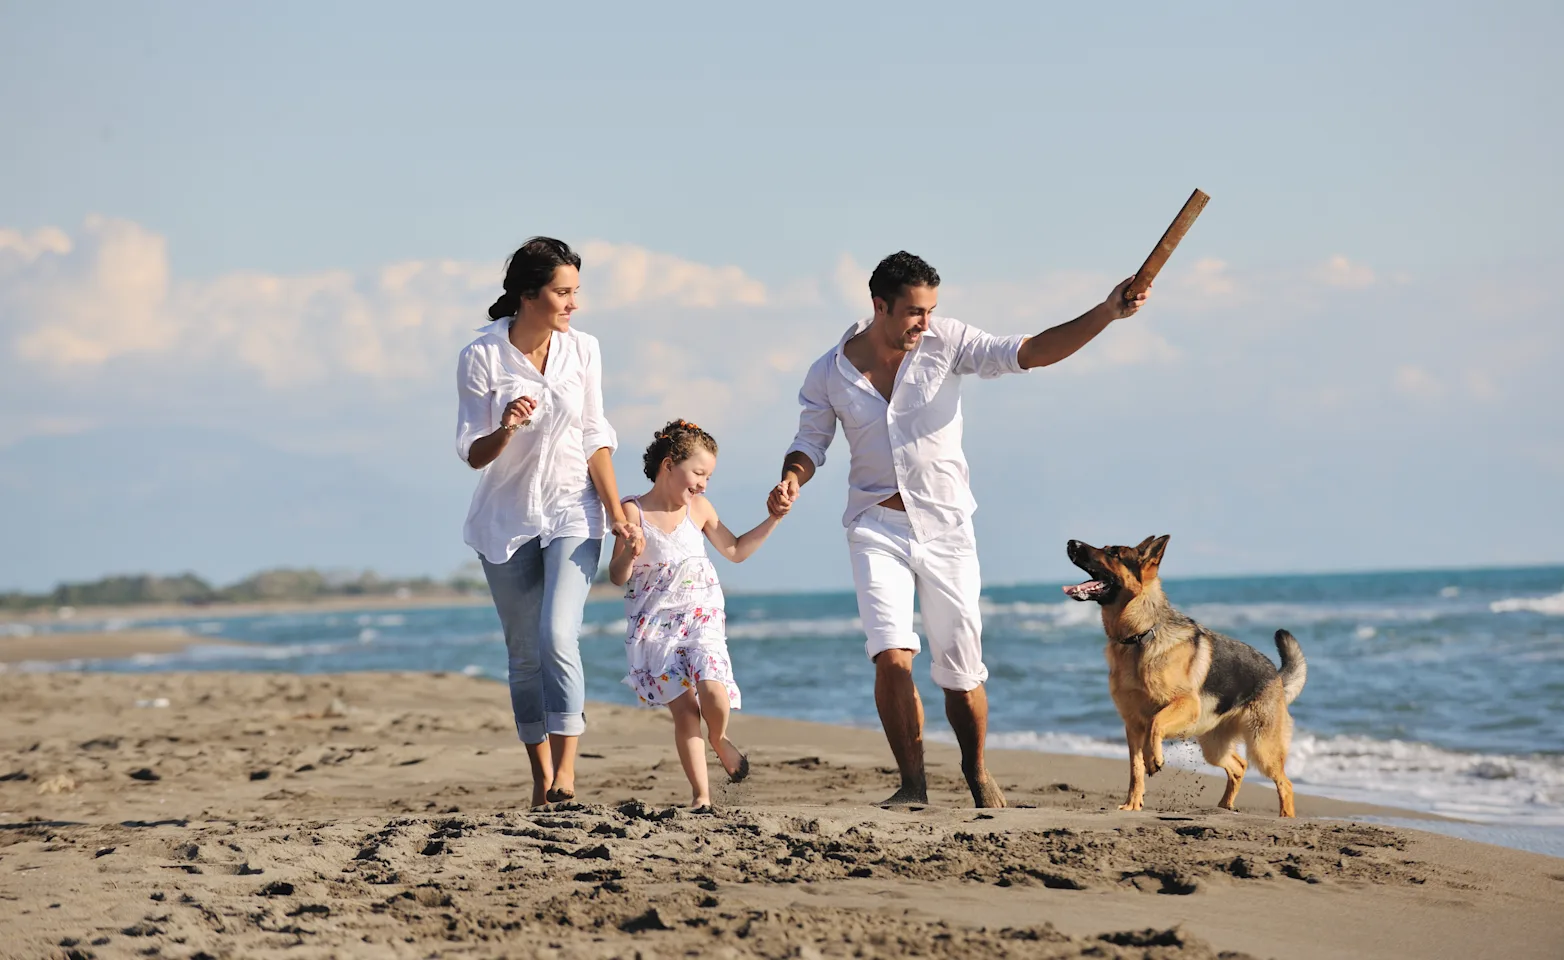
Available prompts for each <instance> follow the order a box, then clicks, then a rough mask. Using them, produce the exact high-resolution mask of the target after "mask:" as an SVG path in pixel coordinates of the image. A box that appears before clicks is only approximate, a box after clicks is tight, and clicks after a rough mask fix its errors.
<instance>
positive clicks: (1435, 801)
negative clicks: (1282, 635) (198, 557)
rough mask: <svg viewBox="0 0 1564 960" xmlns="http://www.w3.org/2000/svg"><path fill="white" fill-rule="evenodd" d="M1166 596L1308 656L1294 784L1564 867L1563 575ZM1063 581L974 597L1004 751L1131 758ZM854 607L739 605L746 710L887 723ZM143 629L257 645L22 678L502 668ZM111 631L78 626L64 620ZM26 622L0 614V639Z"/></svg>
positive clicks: (614, 645)
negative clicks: (980, 603) (1398, 810)
mask: <svg viewBox="0 0 1564 960" xmlns="http://www.w3.org/2000/svg"><path fill="white" fill-rule="evenodd" d="M1165 585H1166V589H1167V592H1168V595H1169V597H1170V599H1171V600H1172V601H1173V602H1174V604H1175V605H1177V606H1178V607H1180V608H1181V609H1183V610H1184V611H1185V612H1187V613H1188V614H1190V615H1191V616H1193V617H1194V618H1195V619H1197V620H1199V621H1200V622H1201V623H1203V624H1205V625H1206V626H1208V627H1211V628H1213V629H1216V630H1220V631H1222V632H1224V633H1227V634H1229V635H1231V636H1235V637H1237V638H1239V639H1241V640H1244V641H1246V642H1249V643H1251V644H1253V645H1254V646H1256V647H1258V648H1259V649H1260V650H1261V651H1262V652H1264V653H1265V654H1267V655H1268V656H1270V657H1271V658H1272V659H1273V661H1274V660H1275V659H1276V651H1275V647H1274V645H1273V643H1272V640H1271V637H1272V634H1273V633H1274V631H1275V630H1276V629H1277V628H1279V627H1282V628H1286V629H1288V630H1290V631H1291V632H1292V633H1293V634H1294V635H1295V636H1296V637H1297V638H1298V640H1299V642H1300V643H1301V644H1302V646H1303V649H1304V653H1305V655H1306V656H1307V658H1308V660H1309V679H1308V685H1307V686H1306V687H1305V689H1304V691H1303V694H1302V695H1301V696H1300V697H1299V699H1298V700H1297V702H1296V703H1294V704H1293V708H1292V712H1293V717H1294V720H1295V722H1296V725H1297V733H1296V735H1295V737H1294V742H1293V749H1292V753H1291V756H1290V759H1289V762H1288V770H1289V772H1290V774H1291V775H1292V777H1293V780H1294V783H1295V784H1296V785H1297V787H1298V789H1299V790H1300V791H1303V792H1306V793H1313V794H1318V795H1324V796H1330V797H1338V798H1342V799H1349V800H1359V801H1366V802H1373V803H1381V804H1386V805H1391V806H1399V807H1404V808H1408V809H1413V810H1418V811H1424V812H1429V813H1437V814H1441V815H1444V816H1449V817H1456V818H1460V819H1462V820H1463V821H1467V823H1466V824H1465V825H1462V826H1457V827H1451V828H1449V829H1450V832H1453V833H1458V834H1459V835H1462V836H1471V837H1473V838H1476V839H1483V840H1488V841H1491V842H1498V843H1504V844H1506V845H1512V846H1521V847H1526V848H1530V849H1536V850H1541V851H1544V852H1549V853H1554V854H1556V855H1561V856H1564V567H1554V568H1528V569H1517V570H1466V571H1438V572H1416V573H1367V574H1337V575H1322V576H1285V577H1243V578H1225V579H1206V580H1186V581H1178V580H1170V581H1167V582H1166V584H1165ZM1059 587H1060V585H1059V584H1033V585H1023V586H996V587H992V588H989V589H987V590H986V591H985V592H984V606H985V620H984V636H983V641H984V656H985V660H986V662H987V663H988V666H989V671H990V678H989V699H990V705H991V712H992V716H991V720H990V727H991V736H992V743H993V744H994V745H995V746H1002V747H1014V748H1021V749H1036V750H1046V751H1057V752H1065V753H1077V754H1088V755H1094V756H1104V757H1112V758H1122V757H1124V756H1125V754H1126V748H1125V746H1124V743H1123V728H1122V726H1121V724H1120V723H1119V720H1118V715H1117V714H1116V713H1115V711H1114V709H1113V704H1112V702H1111V701H1110V700H1109V698H1108V693H1107V667H1106V665H1105V663H1104V660H1103V655H1102V647H1103V637H1102V629H1101V624H1100V621H1099V619H1098V607H1097V606H1096V605H1095V604H1086V603H1076V602H1074V601H1072V600H1069V599H1067V598H1065V597H1064V595H1063V594H1062V593H1061V591H1060V589H1059ZM622 613H623V611H622V605H621V603H620V602H619V601H617V600H609V601H597V602H593V603H592V604H590V605H589V606H588V608H587V611H586V629H585V631H584V635H583V638H582V654H583V659H584V662H585V666H586V675H587V691H588V695H589V696H590V697H591V698H593V699H598V700H612V701H620V702H626V703H629V702H632V700H633V698H632V696H631V695H630V693H629V690H628V688H626V687H624V686H623V685H621V683H620V678H621V677H622V676H623V674H624V654H623V649H622V647H623V629H624V621H623V619H622ZM856 613H857V611H856V606H855V603H854V600H853V596H852V594H851V593H800V594H772V595H743V596H731V597H729V598H728V625H729V637H730V639H729V647H730V650H731V653H732V655H733V661H734V666H735V669H736V671H737V673H738V680H739V685H740V686H741V688H742V689H743V691H744V705H745V710H746V712H748V713H754V714H766V715H774V716H784V717H794V718H800V719H807V720H818V721H824V722H828V723H839V724H850V725H856V726H876V725H877V723H878V721H877V719H876V716H875V712H874V699H873V669H872V667H871V665H870V664H869V663H868V662H867V661H866V660H865V659H864V656H863V638H862V635H861V634H860V633H859V632H858V630H859V624H858V620H857V616H856ZM153 625H176V626H180V627H182V628H183V629H185V630H187V631H190V632H192V633H195V634H206V635H211V636H223V637H231V638H233V639H237V640H246V641H251V642H252V643H253V644H254V646H253V647H217V646H210V647H207V646H197V647H195V648H193V649H191V650H188V651H185V652H183V653H180V654H174V655H167V656H144V657H137V658H134V659H130V660H121V661H100V662H92V663H85V664H83V663H75V664H63V665H62V664H38V663H31V664H20V665H16V664H13V665H11V667H10V669H11V670H18V669H20V670H44V669H62V668H69V669H88V670H112V671H155V670H203V669H210V670H284V671H297V672H303V673H318V672H335V671H347V670H446V671H459V672H465V673H468V674H470V675H475V676H484V677H490V678H494V679H496V680H500V679H503V677H504V675H505V660H504V650H503V644H502V642H501V640H500V634H499V623H498V620H497V618H496V616H495V614H494V612H493V610H492V609H490V608H488V607H470V606H469V607H454V608H439V609H413V610H404V611H396V612H386V611H378V612H365V613H342V612H332V613H301V614H286V615H280V614H279V615H261V616H247V617H223V616H220V615H212V614H206V615H199V616H193V617H189V618H183V619H179V620H166V619H163V620H138V621H121V622H119V623H117V624H110V626H111V627H113V626H120V627H129V626H153ZM102 626H103V624H102V623H101V622H100V623H97V624H92V623H88V622H85V621H80V620H79V621H72V622H71V623H70V624H69V629H85V628H99V629H101V628H102ZM66 628H67V627H66V625H60V626H50V627H48V628H46V629H50V630H55V629H66ZM21 629H26V628H22V627H18V626H16V625H11V626H9V627H8V626H6V625H5V624H3V623H0V634H3V633H4V632H6V631H7V630H10V631H13V632H15V631H18V630H21ZM35 629H45V628H35ZM0 642H3V640H0ZM918 663H919V667H918V670H919V674H920V676H919V683H920V685H921V686H922V688H923V693H924V696H925V698H927V699H929V700H930V707H931V709H930V711H929V725H930V735H931V737H939V736H940V731H941V730H942V729H943V719H942V716H941V714H942V711H941V710H940V709H939V708H938V706H937V704H938V702H939V699H938V698H939V696H940V694H939V691H938V690H937V688H935V687H934V686H933V685H932V684H931V683H930V682H929V680H928V676H927V670H928V667H927V656H926V655H921V656H920V657H919V661H918ZM1169 753H1170V756H1171V757H1172V758H1173V759H1172V762H1174V763H1176V764H1179V765H1181V766H1188V767H1191V768H1197V769H1200V768H1204V764H1203V762H1202V761H1201V760H1200V757H1199V754H1198V752H1197V751H1196V750H1195V749H1194V747H1193V746H1192V745H1187V746H1186V745H1177V746H1172V747H1171V749H1170V750H1169ZM1207 769H1209V768H1207ZM1213 772H1214V771H1213ZM1256 778H1257V779H1263V778H1259V776H1258V774H1256ZM1153 786H1154V784H1153ZM1424 825H1425V826H1426V824H1424ZM1463 831H1464V832H1463Z"/></svg>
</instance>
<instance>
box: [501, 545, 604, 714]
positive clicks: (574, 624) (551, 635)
mask: <svg viewBox="0 0 1564 960" xmlns="http://www.w3.org/2000/svg"><path fill="white" fill-rule="evenodd" d="M602 553H603V541H602V540H601V539H598V540H588V539H586V538H585V537H560V538H559V539H556V540H554V541H553V542H551V543H550V544H549V545H548V546H547V547H544V546H541V545H540V544H539V541H538V539H537V538H533V539H531V540H528V541H527V542H526V543H524V544H522V545H521V547H520V548H518V549H517V550H516V553H515V554H514V555H513V556H512V557H511V558H510V559H509V560H507V561H505V562H504V563H490V562H489V561H488V560H486V559H484V558H482V557H479V559H480V560H483V575H484V577H485V578H486V579H487V580H488V581H489V594H490V595H491V596H493V597H494V608H495V610H496V611H498V612H499V615H500V625H501V626H502V627H504V629H505V649H506V652H507V654H508V659H509V661H510V706H511V711H512V712H513V713H514V714H515V715H516V735H517V736H518V737H520V738H521V742H522V743H542V742H543V741H544V740H546V739H547V738H548V737H547V735H548V734H555V735H558V736H567V737H579V736H580V735H581V734H582V733H584V732H585V731H586V714H585V713H584V712H583V710H584V708H585V706H586V678H585V677H584V676H583V674H582V672H581V617H582V614H583V613H584V612H585V608H586V600H587V591H588V590H590V589H591V587H592V579H593V578H594V577H596V576H597V564H598V560H599V558H601V556H602Z"/></svg>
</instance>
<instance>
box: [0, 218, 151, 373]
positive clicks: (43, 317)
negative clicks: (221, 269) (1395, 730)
mask: <svg viewBox="0 0 1564 960" xmlns="http://www.w3.org/2000/svg"><path fill="white" fill-rule="evenodd" d="M82 233H83V236H82V241H81V243H80V244H79V245H77V244H73V243H72V242H71V240H70V238H69V237H66V236H65V235H64V234H63V233H61V232H60V231H58V230H52V229H44V230H40V231H38V232H37V233H35V234H34V235H33V237H32V238H31V239H30V240H29V239H27V238H20V236H19V235H18V234H15V233H14V232H10V234H9V236H4V237H0V260H4V261H6V262H5V263H4V266H3V267H0V278H3V280H4V282H3V284H0V323H4V325H5V326H7V327H14V328H15V330H14V334H15V335H14V337H13V338H12V347H13V349H15V350H16V352H17V354H18V355H19V356H21V357H23V358H25V359H27V360H31V361H34V362H36V363H40V364H43V365H45V366H48V367H54V368H69V367H74V366H82V365H85V366H96V365H98V364H101V363H103V362H104V361H106V360H109V359H111V358H113V357H116V356H119V355H121V354H126V353H137V352H147V351H157V350H161V349H165V348H167V347H168V346H169V345H170V344H171V343H172V342H173V340H174V338H175V336H176V335H177V333H178V329H177V325H176V324H175V323H174V322H173V321H172V320H171V319H170V318H169V316H168V315H167V313H166V311H165V309H164V307H165V303H166V300H167V297H168V286H169V277H168V256H167V249H166V247H167V245H166V244H165V243H164V241H163V238H162V237H159V236H156V235H155V234H152V233H149V232H148V231H146V230H144V229H142V228H141V227H139V226H137V225H135V224H133V223H127V222H125V221H123V220H106V219H103V218H100V217H92V218H89V219H88V220H87V222H86V225H85V227H84V229H83V232H82Z"/></svg>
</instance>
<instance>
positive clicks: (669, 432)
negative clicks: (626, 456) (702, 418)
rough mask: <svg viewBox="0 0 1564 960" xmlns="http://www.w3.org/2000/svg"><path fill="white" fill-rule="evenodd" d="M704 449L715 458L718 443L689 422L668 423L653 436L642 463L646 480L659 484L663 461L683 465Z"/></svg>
mask: <svg viewBox="0 0 1564 960" xmlns="http://www.w3.org/2000/svg"><path fill="white" fill-rule="evenodd" d="M702 449H704V450H706V451H707V452H708V453H710V454H711V455H712V456H714V457H715V456H716V455H717V441H716V440H715V439H714V438H713V437H712V435H711V434H709V433H707V432H706V431H705V430H702V429H701V428H700V427H697V426H696V425H695V424H693V423H691V422H690V421H688V420H670V421H668V425H667V426H665V427H663V428H662V429H661V430H659V431H657V433H656V434H655V435H654V436H653V438H652V443H651V446H649V447H647V448H646V456H645V458H644V459H643V461H642V463H643V465H644V467H645V470H646V479H648V480H650V481H652V482H653V483H656V482H657V471H658V470H660V469H662V465H663V460H665V459H666V460H672V461H673V462H674V463H683V462H684V461H686V460H688V459H690V457H692V456H694V455H695V451H696V450H702Z"/></svg>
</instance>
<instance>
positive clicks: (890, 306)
mask: <svg viewBox="0 0 1564 960" xmlns="http://www.w3.org/2000/svg"><path fill="white" fill-rule="evenodd" d="M938 305H939V288H938V287H930V286H925V285H921V284H920V285H919V286H915V287H914V286H905V287H902V288H901V292H900V293H898V294H897V295H896V299H895V301H894V302H892V303H886V302H885V301H884V300H882V299H880V298H879V297H875V298H874V327H875V329H876V330H877V331H879V334H880V337H881V341H882V342H883V343H884V344H885V345H887V346H889V347H891V348H892V349H895V350H900V351H902V352H904V353H907V352H911V351H912V350H915V349H916V348H917V346H918V344H919V342H921V341H922V340H923V334H924V333H925V332H926V331H927V330H928V329H929V320H930V319H931V318H933V316H934V308H935V307H937V306H938Z"/></svg>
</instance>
